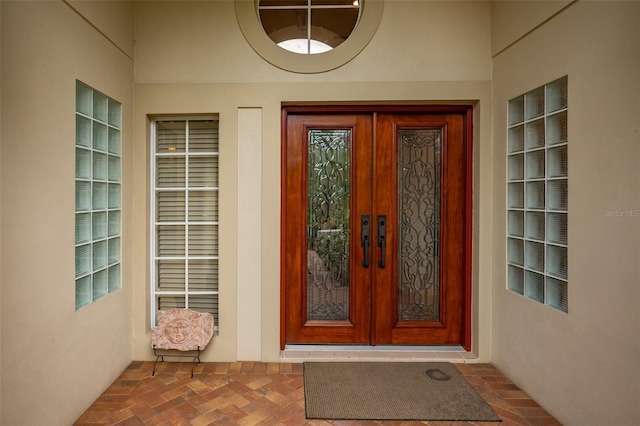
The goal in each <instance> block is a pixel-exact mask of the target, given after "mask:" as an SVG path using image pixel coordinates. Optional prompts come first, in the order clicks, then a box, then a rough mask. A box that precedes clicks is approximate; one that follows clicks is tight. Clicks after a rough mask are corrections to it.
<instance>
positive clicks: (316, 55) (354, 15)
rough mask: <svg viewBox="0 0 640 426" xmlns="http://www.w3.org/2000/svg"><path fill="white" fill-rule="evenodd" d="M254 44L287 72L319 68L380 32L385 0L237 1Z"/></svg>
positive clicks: (336, 62) (338, 61)
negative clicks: (378, 30)
mask: <svg viewBox="0 0 640 426" xmlns="http://www.w3.org/2000/svg"><path fill="white" fill-rule="evenodd" d="M235 6H236V16H237V19H238V23H239V25H240V28H241V30H242V33H243V34H244V36H245V38H246V39H247V41H248V42H249V44H250V45H251V47H252V48H253V49H254V50H255V51H256V52H257V53H258V54H259V55H260V56H261V57H262V58H263V59H265V60H266V61H268V62H269V63H271V64H273V65H275V66H277V67H279V68H282V69H284V70H287V71H293V72H299V73H319V72H325V71H329V70H332V69H335V68H338V67H339V66H341V65H344V64H345V63H347V62H349V61H350V60H351V59H353V58H354V57H356V56H357V55H358V54H359V53H360V52H361V51H362V49H364V47H365V46H366V45H367V44H368V43H369V41H370V40H371V38H372V37H373V35H374V34H375V32H376V30H377V28H378V24H379V23H380V18H381V17H382V9H383V0H256V1H250V0H236V1H235Z"/></svg>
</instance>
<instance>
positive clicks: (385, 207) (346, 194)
mask: <svg viewBox="0 0 640 426" xmlns="http://www.w3.org/2000/svg"><path fill="white" fill-rule="evenodd" d="M284 117H285V120H284V121H285V125H284V127H283V135H284V140H283V188H282V189H283V203H282V204H283V205H282V207H283V213H282V229H283V237H282V292H283V297H282V302H283V306H282V315H283V318H282V319H283V321H282V345H283V346H284V344H286V343H289V344H296V343H297V344H300V343H334V344H372V345H375V344H417V345H427V344H461V343H464V331H465V330H464V327H465V318H466V316H467V315H468V312H466V311H465V302H466V298H468V294H467V292H468V283H467V282H466V281H467V280H468V266H467V265H466V261H465V259H466V258H467V257H466V255H467V253H465V247H466V246H467V244H466V242H467V239H468V237H469V235H468V232H469V226H468V219H467V217H468V216H467V209H468V205H467V203H466V200H467V199H468V197H467V191H468V185H467V183H466V182H467V176H468V175H467V173H468V170H467V169H468V167H467V164H468V161H467V155H468V153H467V152H466V151H467V150H468V149H469V147H468V146H467V143H466V139H467V135H465V129H466V125H467V124H466V123H465V120H466V115H465V114H464V113H433V112H429V113H425V112H422V113H418V112H412V113H396V112H393V113H392V112H375V111H371V112H368V111H367V112H361V113H357V114H356V113H340V114H338V113H327V112H323V113H310V112H299V113H298V112H289V113H285V115H284Z"/></svg>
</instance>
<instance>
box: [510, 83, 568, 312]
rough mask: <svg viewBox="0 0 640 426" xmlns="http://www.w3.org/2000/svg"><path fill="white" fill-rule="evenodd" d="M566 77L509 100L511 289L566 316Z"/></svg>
mask: <svg viewBox="0 0 640 426" xmlns="http://www.w3.org/2000/svg"><path fill="white" fill-rule="evenodd" d="M567 92H568V82H567V77H566V76H565V77H563V78H560V79H558V80H555V81H553V82H551V83H549V84H546V85H544V86H541V87H538V88H537V89H534V90H532V91H530V92H529V93H526V94H524V95H522V96H518V97H517V98H514V99H512V100H510V101H509V105H508V107H509V108H508V109H509V111H508V130H507V139H508V144H507V147H508V149H507V151H508V152H507V265H508V266H507V268H508V272H507V287H508V288H509V289H510V290H513V291H515V292H517V293H520V294H522V295H524V296H525V297H528V298H530V299H533V300H536V301H538V302H540V303H544V304H545V305H549V306H552V307H554V308H556V309H559V310H561V311H564V312H567V311H568V274H567V242H568V238H567V236H568V220H567V206H568V155H567V154H568V150H567V149H568V135H567Z"/></svg>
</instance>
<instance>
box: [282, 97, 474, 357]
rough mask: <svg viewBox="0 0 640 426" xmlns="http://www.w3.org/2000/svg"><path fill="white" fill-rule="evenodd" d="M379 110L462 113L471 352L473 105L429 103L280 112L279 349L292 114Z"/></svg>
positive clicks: (466, 331)
mask: <svg viewBox="0 0 640 426" xmlns="http://www.w3.org/2000/svg"><path fill="white" fill-rule="evenodd" d="M376 112H388V113H397V114H402V113H433V114H446V113H458V114H461V115H462V116H463V120H464V124H463V127H464V129H463V133H464V134H463V142H464V145H465V151H464V154H463V157H464V159H463V161H464V179H463V180H464V182H463V187H464V190H465V194H464V205H463V209H464V211H463V217H464V223H463V251H464V262H463V263H464V272H463V277H464V278H463V279H464V282H463V294H462V300H463V309H462V316H463V318H462V342H461V344H462V347H463V348H464V349H465V350H466V351H471V340H472V336H471V320H472V318H471V313H472V311H471V308H472V294H473V287H472V266H473V264H472V261H473V253H472V249H473V233H472V224H473V105H470V104H433V105H432V104H428V105H401V104H399V105H388V104H382V105H378V104H372V105H352V104H336V105H324V104H323V105H311V104H294V105H284V104H283V106H282V114H281V139H280V140H281V144H280V149H281V162H280V167H281V170H280V271H281V273H280V349H281V350H284V349H285V345H286V322H285V321H286V315H287V306H286V303H285V287H286V286H285V276H284V273H283V271H284V270H285V253H286V250H287V247H286V238H285V230H286V227H285V225H286V223H287V206H286V184H287V167H286V165H287V152H286V138H287V126H288V116H289V114H348V113H351V114H357V113H366V114H374V113H376Z"/></svg>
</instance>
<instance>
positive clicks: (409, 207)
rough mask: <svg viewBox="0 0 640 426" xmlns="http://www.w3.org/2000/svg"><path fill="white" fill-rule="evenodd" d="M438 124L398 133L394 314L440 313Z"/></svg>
mask: <svg viewBox="0 0 640 426" xmlns="http://www.w3.org/2000/svg"><path fill="white" fill-rule="evenodd" d="M441 134H442V133H441V130H440V129H400V130H399V134H398V145H399V146H398V149H399V167H398V175H399V176H398V218H399V230H398V232H399V238H398V241H399V243H398V249H399V252H398V275H399V277H398V319H399V321H438V320H439V319H440V167H441V159H440V157H441V143H442V142H441V141H442V138H441Z"/></svg>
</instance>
